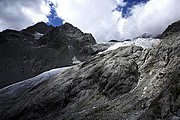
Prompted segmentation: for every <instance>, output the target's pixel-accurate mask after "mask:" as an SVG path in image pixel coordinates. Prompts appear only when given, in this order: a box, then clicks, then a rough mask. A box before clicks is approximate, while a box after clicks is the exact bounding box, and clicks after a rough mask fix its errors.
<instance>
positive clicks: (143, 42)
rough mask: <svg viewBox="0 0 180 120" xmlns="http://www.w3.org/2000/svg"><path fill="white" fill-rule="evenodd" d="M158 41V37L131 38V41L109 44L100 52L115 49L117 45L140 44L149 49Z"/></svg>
mask: <svg viewBox="0 0 180 120" xmlns="http://www.w3.org/2000/svg"><path fill="white" fill-rule="evenodd" d="M159 43H160V39H155V38H137V39H133V40H131V41H123V42H117V43H115V44H113V45H111V46H110V47H109V48H108V49H107V50H105V51H103V52H100V53H99V54H101V53H104V52H107V51H111V50H115V49H117V48H119V47H123V46H132V45H135V46H141V47H142V48H144V49H150V48H153V47H154V46H156V45H157V44H159Z"/></svg>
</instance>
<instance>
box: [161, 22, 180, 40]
mask: <svg viewBox="0 0 180 120" xmlns="http://www.w3.org/2000/svg"><path fill="white" fill-rule="evenodd" d="M176 32H180V20H179V21H176V22H174V23H172V24H171V25H169V26H168V27H167V29H166V30H165V31H164V32H163V33H162V35H161V38H165V37H166V36H168V35H171V34H174V33H176Z"/></svg>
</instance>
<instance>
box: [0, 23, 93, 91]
mask: <svg viewBox="0 0 180 120" xmlns="http://www.w3.org/2000/svg"><path fill="white" fill-rule="evenodd" d="M95 44H96V41H95V39H94V38H93V36H92V35H91V34H87V33H83V32H82V31H80V30H79V29H78V28H76V27H74V26H72V25H71V24H69V23H66V24H64V25H62V26H60V27H52V26H47V25H46V24H45V23H43V22H40V23H37V24H35V25H34V26H30V27H28V28H26V29H24V30H22V31H15V30H4V31H2V32H0V88H2V87H5V86H7V85H10V84H12V83H15V82H18V81H21V80H24V79H28V78H31V77H33V76H36V75H38V74H40V73H42V72H44V71H47V70H50V69H53V68H58V67H64V66H71V65H73V64H76V63H78V62H80V61H84V60H86V59H89V58H90V57H91V56H92V54H93V50H92V48H91V47H90V46H93V45H95ZM89 51H90V52H89Z"/></svg>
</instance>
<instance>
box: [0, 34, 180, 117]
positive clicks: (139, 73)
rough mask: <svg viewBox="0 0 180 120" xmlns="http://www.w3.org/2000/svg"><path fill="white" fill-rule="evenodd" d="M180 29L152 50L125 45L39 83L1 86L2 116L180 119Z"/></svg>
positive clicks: (0, 104) (0, 107) (0, 106)
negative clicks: (21, 87) (23, 86)
mask: <svg viewBox="0 0 180 120" xmlns="http://www.w3.org/2000/svg"><path fill="white" fill-rule="evenodd" d="M179 51H180V32H176V33H174V34H172V35H169V36H167V37H166V38H164V39H162V40H161V43H160V44H159V45H157V46H154V48H151V49H143V48H142V47H138V46H133V45H131V46H125V47H120V48H118V49H116V50H113V51H108V52H104V53H101V54H97V55H95V56H94V57H93V58H91V59H89V60H88V61H85V62H82V63H80V64H78V65H75V66H74V67H72V68H70V69H68V70H66V71H64V72H62V73H59V74H57V75H55V76H52V77H51V78H50V79H48V80H46V81H44V82H43V83H41V84H39V85H38V86H33V87H30V88H29V89H26V90H23V91H21V90H19V91H16V93H19V94H13V93H11V92H9V89H8V88H6V89H3V90H0V99H1V101H0V110H1V111H0V114H1V115H2V117H1V118H2V119H20V120H21V119H22V120H23V119H43V120H44V119H45V120H46V119H55V120H56V119H57V120H64V119H67V120H69V119H75V120H99V119H102V120H124V119H127V120H156V119H160V120H161V119H162V120H178V119H180V114H179V111H180V110H179V108H180V106H179V101H180V90H179V84H180V83H179V80H180V52H179Z"/></svg>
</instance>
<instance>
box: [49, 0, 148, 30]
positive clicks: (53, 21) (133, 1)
mask: <svg viewBox="0 0 180 120" xmlns="http://www.w3.org/2000/svg"><path fill="white" fill-rule="evenodd" d="M147 1H149V0H124V2H126V3H127V4H126V6H124V7H122V6H117V8H116V9H115V10H117V11H121V10H122V12H123V13H122V15H123V17H128V16H129V15H130V14H129V9H131V8H132V7H133V6H134V5H137V4H139V3H146V2H147ZM49 5H50V6H51V11H50V12H51V14H50V15H48V16H47V17H48V19H49V22H47V24H48V25H53V26H60V25H62V24H63V20H62V19H61V18H60V17H58V15H57V12H56V9H55V7H54V4H53V3H49Z"/></svg>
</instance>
